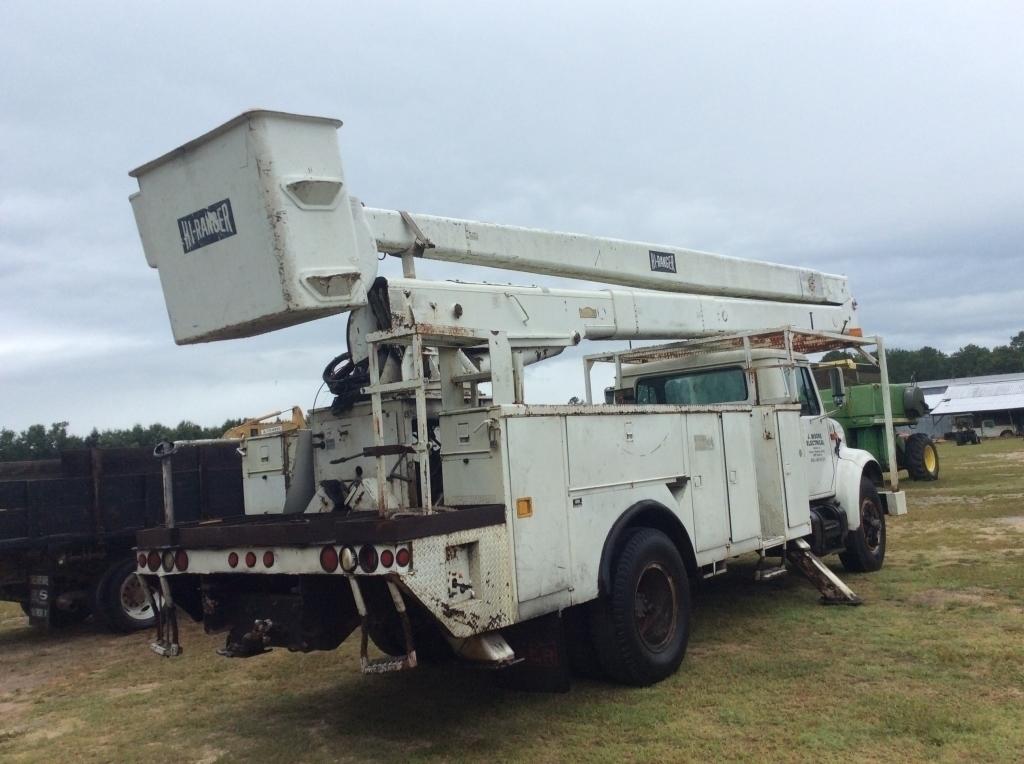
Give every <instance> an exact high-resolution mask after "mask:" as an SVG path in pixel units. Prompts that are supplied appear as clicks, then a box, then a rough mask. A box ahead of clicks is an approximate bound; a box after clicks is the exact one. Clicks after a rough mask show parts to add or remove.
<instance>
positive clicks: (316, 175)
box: [131, 111, 853, 344]
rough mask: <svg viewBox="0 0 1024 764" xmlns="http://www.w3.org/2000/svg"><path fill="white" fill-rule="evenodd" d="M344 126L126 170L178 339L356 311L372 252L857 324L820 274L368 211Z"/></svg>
mask: <svg viewBox="0 0 1024 764" xmlns="http://www.w3.org/2000/svg"><path fill="white" fill-rule="evenodd" d="M340 125H341V123H340V122H338V121H336V120H330V119H323V118H319V117H305V116H299V115H295V114H286V113H282V112H272V111H251V112H246V113H245V114H242V115H240V116H239V117H236V118H235V119H233V120H230V121H229V122H227V123H225V124H223V125H221V126H220V127H218V128H216V129H214V130H212V131H211V132H209V133H206V134H205V135H203V136H200V137H199V138H197V139H195V140H193V141H191V142H189V143H187V144H185V145H184V146H181V147H180V148H178V149H175V150H174V151H172V152H170V153H168V154H165V155H164V156H162V157H160V158H159V159H156V160H154V161H152V162H149V163H147V164H145V165H143V166H142V167H139V168H138V169H136V170H134V171H133V172H132V173H131V174H132V176H134V177H136V178H137V179H138V182H139V191H138V193H136V194H133V195H132V197H131V202H132V208H133V210H134V212H135V219H136V223H137V225H138V228H139V233H140V235H141V237H142V243H143V248H144V249H145V252H146V259H147V261H148V262H149V264H150V265H151V266H152V267H154V268H157V269H158V270H159V273H160V281H161V284H162V286H163V291H164V299H165V302H166V303H167V310H168V313H169V315H170V319H171V326H172V329H173V331H174V337H175V341H176V342H178V343H179V344H188V343H193V342H205V341H209V340H218V339H229V338H232V337H245V336H251V335H255V334H261V333H264V332H268V331H272V330H274V329H279V328H283V327H286V326H290V325H292V324H297V323H301V322H303V321H310V320H313V319H315V318H319V317H321V316H325V315H329V314H332V313H341V312H345V311H348V310H352V309H353V308H357V307H360V306H363V305H365V304H366V300H367V296H366V295H367V290H368V289H369V288H370V286H371V285H372V284H373V281H374V279H375V277H376V275H377V266H378V258H377V253H378V252H385V253H390V254H398V253H400V252H414V253H415V254H417V255H421V256H423V257H427V258H431V259H437V260H444V261H449V262H460V263H467V264H472V265H484V266H491V267H495V268H505V269H511V270H518V271H525V272H529V273H535V274H547V275H551V276H561V277H568V278H575V279H584V280H587V281H595V282H601V283H605V284H614V285H618V286H625V287H632V288H640V289H652V290H657V291H659V292H673V293H687V294H694V295H704V296H710V297H708V298H707V299H714V298H715V297H720V298H730V299H737V298H738V299H747V300H760V301H771V302H778V303H785V304H787V305H792V306H793V307H799V306H807V307H809V308H821V307H828V306H841V307H842V309H843V310H846V309H849V310H850V312H851V314H852V306H853V302H852V300H851V298H850V295H849V293H848V291H847V286H846V279H845V278H844V277H842V276H835V275H830V274H826V273H821V272H819V271H814V270H808V269H805V268H796V267H793V266H788V265H775V264H772V263H766V262H760V261H755V260H741V259H737V258H731V257H724V256H722V255H713V254H708V253H704V252H696V251H693V250H687V249H681V248H677V247H666V246H661V245H649V244H644V243H637V242H628V241H620V240H616V239H604V238H597V237H590V236H580V235H574V234H564V233H550V232H546V231H537V230H531V229H527V228H517V227H513V226H503V225H494V224H490V223H474V222H470V221H465V220H454V219H450V218H440V217H433V216H427V215H422V216H421V215H417V216H415V217H409V216H403V215H402V213H398V212H392V211H387V210H373V209H365V208H364V207H363V206H362V205H361V204H360V202H359V201H358V200H357V199H356V198H355V197H353V196H351V195H350V194H349V191H348V187H347V185H346V183H345V180H344V176H343V174H342V165H341V155H340V152H339V149H338V143H337V137H336V131H337V128H338V127H339V126H340ZM652 297H655V296H654V295H652ZM639 299H640V300H641V302H642V301H643V299H644V298H643V297H642V295H641V296H640V297H639ZM680 328H681V327H680Z"/></svg>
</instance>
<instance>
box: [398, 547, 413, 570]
mask: <svg viewBox="0 0 1024 764" xmlns="http://www.w3.org/2000/svg"><path fill="white" fill-rule="evenodd" d="M395 562H397V563H398V565H399V567H402V568H404V567H406V566H407V565H408V564H409V563H410V562H412V552H410V551H409V548H408V547H404V546H403V547H402V548H401V549H399V550H398V552H397V553H396V554H395Z"/></svg>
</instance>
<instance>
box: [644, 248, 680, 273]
mask: <svg viewBox="0 0 1024 764" xmlns="http://www.w3.org/2000/svg"><path fill="white" fill-rule="evenodd" d="M650 255H651V270H652V271H661V272H662V273H675V272H676V256H675V255H674V254H672V253H671V252H657V251H655V250H653V249H652V250H650Z"/></svg>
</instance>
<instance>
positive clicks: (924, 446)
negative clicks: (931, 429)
mask: <svg viewBox="0 0 1024 764" xmlns="http://www.w3.org/2000/svg"><path fill="white" fill-rule="evenodd" d="M903 461H904V464H905V466H906V468H907V472H909V473H910V479H911V480H938V479H939V450H938V449H937V448H936V447H935V442H934V441H933V440H932V439H931V438H930V437H928V436H927V435H925V434H924V433H923V432H915V433H914V434H913V435H911V436H910V437H909V438H907V442H906V443H905V444H904V447H903Z"/></svg>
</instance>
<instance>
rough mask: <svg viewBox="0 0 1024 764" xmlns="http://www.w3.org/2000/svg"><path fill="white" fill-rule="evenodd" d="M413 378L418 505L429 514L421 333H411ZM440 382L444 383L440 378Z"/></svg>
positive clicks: (427, 427)
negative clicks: (418, 468)
mask: <svg viewBox="0 0 1024 764" xmlns="http://www.w3.org/2000/svg"><path fill="white" fill-rule="evenodd" d="M410 349H411V351H412V362H413V379H415V380H417V381H418V382H419V384H418V385H417V386H416V429H417V431H418V433H417V434H418V437H417V443H416V456H417V458H418V459H419V463H420V505H421V506H422V507H423V511H424V512H425V513H427V514H429V513H430V512H431V511H432V510H433V501H432V496H431V493H430V492H431V488H430V425H429V424H428V423H427V378H426V376H425V375H424V374H423V335H422V334H420V333H419V332H418V331H414V332H413V335H412V347H411V348H410ZM441 384H442V385H443V384H444V381H443V380H442V382H441Z"/></svg>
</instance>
